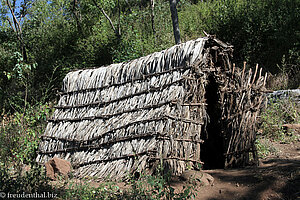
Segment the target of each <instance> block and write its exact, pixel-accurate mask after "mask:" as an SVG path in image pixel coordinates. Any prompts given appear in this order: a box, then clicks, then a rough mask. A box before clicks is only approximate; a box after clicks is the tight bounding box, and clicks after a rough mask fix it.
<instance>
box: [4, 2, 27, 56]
mask: <svg viewBox="0 0 300 200" xmlns="http://www.w3.org/2000/svg"><path fill="white" fill-rule="evenodd" d="M5 3H6V5H7V6H8V8H9V11H10V13H11V15H12V18H13V23H14V24H12V23H11V21H10V19H7V20H8V22H9V24H10V26H11V28H12V29H13V31H14V32H15V33H16V34H17V38H18V40H19V42H20V44H21V52H22V56H23V59H24V61H27V53H26V48H25V44H24V41H23V34H22V28H21V25H20V21H21V19H20V21H18V19H17V17H16V15H15V4H16V1H13V7H12V6H11V5H10V2H9V0H6V1H5Z"/></svg>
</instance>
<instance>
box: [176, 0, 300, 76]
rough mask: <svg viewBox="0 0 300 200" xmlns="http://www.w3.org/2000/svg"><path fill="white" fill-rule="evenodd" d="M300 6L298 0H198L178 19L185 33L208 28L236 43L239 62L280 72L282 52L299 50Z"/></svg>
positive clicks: (193, 35) (196, 34)
mask: <svg viewBox="0 0 300 200" xmlns="http://www.w3.org/2000/svg"><path fill="white" fill-rule="evenodd" d="M299 10H300V1H298V0H268V1H262V0H254V1H247V0H224V1H205V2H202V1H201V2H200V1H199V2H198V3H197V4H196V5H190V6H187V7H186V8H185V9H184V10H183V11H182V12H181V13H180V18H179V22H180V28H181V30H182V31H181V33H182V35H184V36H188V37H189V38H197V37H199V35H202V31H203V30H205V31H206V32H208V33H210V34H216V35H217V37H218V38H219V39H221V40H223V41H226V42H229V43H231V44H232V45H234V47H235V52H234V59H235V62H236V63H242V62H243V61H244V60H246V61H247V62H248V63H250V66H255V64H256V63H259V64H260V65H261V66H263V67H264V69H265V70H266V71H270V72H272V73H278V72H279V70H278V68H277V64H280V62H281V60H282V57H283V55H286V56H287V55H288V53H289V50H293V49H296V51H299V49H298V50H297V48H299V38H300V35H299V34H300V29H299V27H300V24H299V23H300V14H299ZM293 63H294V62H293ZM290 64H292V63H290Z"/></svg>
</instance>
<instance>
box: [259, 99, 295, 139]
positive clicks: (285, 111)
mask: <svg viewBox="0 0 300 200" xmlns="http://www.w3.org/2000/svg"><path fill="white" fill-rule="evenodd" d="M299 113H300V107H299V105H298V104H297V103H296V102H294V101H293V100H278V101H276V102H272V101H271V102H270V103H269V104H268V106H267V108H266V109H265V111H264V112H263V113H262V114H261V122H262V124H261V129H262V135H263V136H264V137H267V138H270V139H272V140H279V141H288V139H289V138H291V137H292V139H295V138H294V137H295V134H294V133H291V132H286V131H285V130H284V128H283V126H282V125H284V124H299V123H300V115H299Z"/></svg>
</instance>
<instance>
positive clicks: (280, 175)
mask: <svg viewBox="0 0 300 200" xmlns="http://www.w3.org/2000/svg"><path fill="white" fill-rule="evenodd" d="M273 145H274V146H275V148H276V149H277V153H276V154H273V155H270V156H268V157H267V158H265V159H261V160H260V165H259V166H258V167H246V168H241V169H231V170H223V169H215V170H204V171H205V172H206V173H209V174H210V175H212V176H213V177H214V179H215V181H214V184H213V185H212V186H205V187H203V186H202V187H198V188H197V197H196V199H200V200H226V199H230V200H234V199H236V200H248V199H249V200H252V199H253V200H267V199H270V200H275V199H276V200H277V199H280V200H281V199H284V200H290V199H297V200H300V142H299V141H298V142H295V143H292V144H280V143H273ZM174 186H175V187H177V188H178V189H179V188H180V187H181V186H182V183H179V182H177V183H174Z"/></svg>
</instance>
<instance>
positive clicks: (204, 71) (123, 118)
mask: <svg viewBox="0 0 300 200" xmlns="http://www.w3.org/2000/svg"><path fill="white" fill-rule="evenodd" d="M231 53H232V47H231V46H228V45H226V44H224V43H222V42H220V41H219V40H217V39H214V38H212V37H210V36H209V37H205V38H200V39H197V40H193V41H188V42H186V43H182V44H180V45H176V46H173V47H171V48H169V49H167V50H164V51H161V52H156V53H154V54H151V55H148V56H146V57H142V58H139V59H136V60H133V61H130V62H127V63H119V64H112V65H110V66H107V67H100V68H96V69H86V70H78V71H74V72H70V73H69V74H67V76H66V77H65V79H64V81H63V92H62V93H61V94H60V95H61V97H60V100H59V102H58V105H57V106H56V110H55V112H54V114H53V116H52V118H51V119H49V123H48V126H47V128H46V131H45V134H44V135H43V136H42V141H41V143H40V146H39V154H38V157H37V161H38V162H40V163H44V162H46V161H48V160H49V159H50V158H52V157H54V156H56V157H60V158H63V159H66V160H69V161H70V162H71V163H72V164H73V166H74V168H75V169H76V170H75V174H74V175H75V176H78V177H84V176H97V177H99V178H108V177H109V178H112V179H118V178H123V177H125V176H126V175H127V174H128V173H131V172H134V171H143V170H149V171H150V172H151V171H153V170H154V169H155V168H156V167H157V164H158V163H160V162H163V163H164V167H165V169H170V170H171V171H172V172H173V174H180V173H182V172H183V171H184V170H185V169H186V167H187V166H194V167H197V166H198V164H203V162H201V158H202V153H201V155H200V151H202V147H201V145H202V144H201V143H204V144H205V143H206V140H207V141H213V140H214V137H210V132H209V131H210V128H209V126H215V124H214V123H216V124H217V127H220V129H222V131H220V132H219V133H218V136H220V138H221V140H222V149H221V150H220V151H219V152H218V154H220V155H221V156H222V159H223V160H222V162H223V166H226V167H229V166H232V165H239V164H240V163H243V164H245V163H246V162H248V160H249V157H247V155H249V152H255V149H254V146H253V144H254V140H255V129H256V128H255V124H256V118H257V115H258V113H259V109H258V108H259V104H260V102H261V101H262V89H263V88H264V84H265V77H263V76H261V71H260V73H259V76H258V77H259V78H255V77H256V73H257V70H256V71H255V76H254V78H253V76H252V74H251V72H247V73H245V70H243V71H241V70H239V69H235V68H234V66H232V65H231V62H230V57H231ZM210 79H213V80H214V82H215V84H216V85H217V87H216V90H213V91H209V85H210V83H211V82H212V80H210ZM212 92H213V93H215V94H216V95H217V101H216V102H217V104H218V105H217V106H215V105H211V104H210V102H208V100H207V97H208V96H209V95H208V93H212ZM214 107H217V109H219V111H220V114H219V115H214V114H211V116H209V115H210V113H213V112H208V110H213V108H214ZM213 124H214V125H213ZM204 133H205V134H204ZM204 135H206V136H204ZM212 136H213V134H212ZM208 138H209V139H208ZM208 143H210V142H208ZM208 143H207V144H206V146H208ZM212 146H213V145H212ZM204 147H205V145H204ZM207 149H209V148H206V150H205V149H203V150H204V152H205V151H207ZM207 153H209V152H207Z"/></svg>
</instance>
